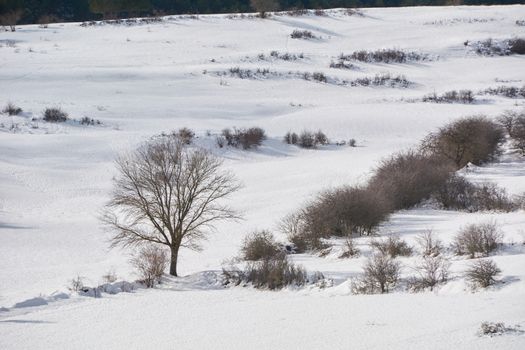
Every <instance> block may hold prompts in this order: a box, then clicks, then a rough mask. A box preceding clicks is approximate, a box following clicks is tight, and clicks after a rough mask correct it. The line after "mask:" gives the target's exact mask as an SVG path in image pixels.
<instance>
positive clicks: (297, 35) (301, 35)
mask: <svg viewBox="0 0 525 350" xmlns="http://www.w3.org/2000/svg"><path fill="white" fill-rule="evenodd" d="M290 36H291V37H292V39H317V37H316V36H315V35H314V34H313V33H312V32H311V31H309V30H298V29H295V30H294V31H293V32H292V34H290Z"/></svg>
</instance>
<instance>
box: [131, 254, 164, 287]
mask: <svg viewBox="0 0 525 350" xmlns="http://www.w3.org/2000/svg"><path fill="white" fill-rule="evenodd" d="M130 262H131V264H132V265H133V266H134V267H135V269H136V270H137V274H138V275H139V278H140V282H142V283H144V285H145V286H146V287H148V288H153V287H154V286H155V284H157V283H160V279H161V277H162V275H163V274H164V270H165V269H166V267H168V254H167V253H166V251H165V250H164V249H162V248H159V247H157V246H154V245H147V246H145V247H143V248H142V249H141V250H140V251H139V252H138V253H137V254H136V255H135V256H133V258H132V259H131V260H130Z"/></svg>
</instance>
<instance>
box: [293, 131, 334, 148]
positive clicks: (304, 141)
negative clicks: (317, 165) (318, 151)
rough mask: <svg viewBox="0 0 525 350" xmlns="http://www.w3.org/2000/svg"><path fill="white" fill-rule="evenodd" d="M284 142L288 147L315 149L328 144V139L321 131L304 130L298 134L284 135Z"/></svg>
mask: <svg viewBox="0 0 525 350" xmlns="http://www.w3.org/2000/svg"><path fill="white" fill-rule="evenodd" d="M284 142H285V143H287V144H289V145H298V146H300V147H302V148H315V147H317V146H319V145H327V144H328V143H329V141H328V137H327V136H326V134H325V133H324V132H322V131H321V130H318V131H317V132H312V131H307V130H304V131H303V132H301V133H300V134H297V133H295V132H291V131H289V132H287V133H286V135H284Z"/></svg>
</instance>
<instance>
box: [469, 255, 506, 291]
mask: <svg viewBox="0 0 525 350" xmlns="http://www.w3.org/2000/svg"><path fill="white" fill-rule="evenodd" d="M500 273H501V270H500V269H499V267H498V266H497V265H496V263H495V262H494V261H492V260H478V261H475V262H474V263H472V264H471V265H470V267H469V269H468V270H467V271H466V273H465V274H466V278H467V280H468V281H469V282H470V283H472V284H473V285H474V286H475V287H481V288H486V287H488V286H491V285H493V284H494V283H496V279H495V277H496V276H497V275H499V274H500Z"/></svg>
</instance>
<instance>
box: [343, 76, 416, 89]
mask: <svg viewBox="0 0 525 350" xmlns="http://www.w3.org/2000/svg"><path fill="white" fill-rule="evenodd" d="M411 84H412V82H411V81H409V80H408V79H407V78H406V77H405V76H404V75H395V76H394V75H391V74H390V73H381V74H376V75H375V76H374V77H373V78H370V77H365V78H358V79H355V80H352V81H350V86H387V87H392V88H395V87H401V88H406V87H409V86H410V85H411Z"/></svg>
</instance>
